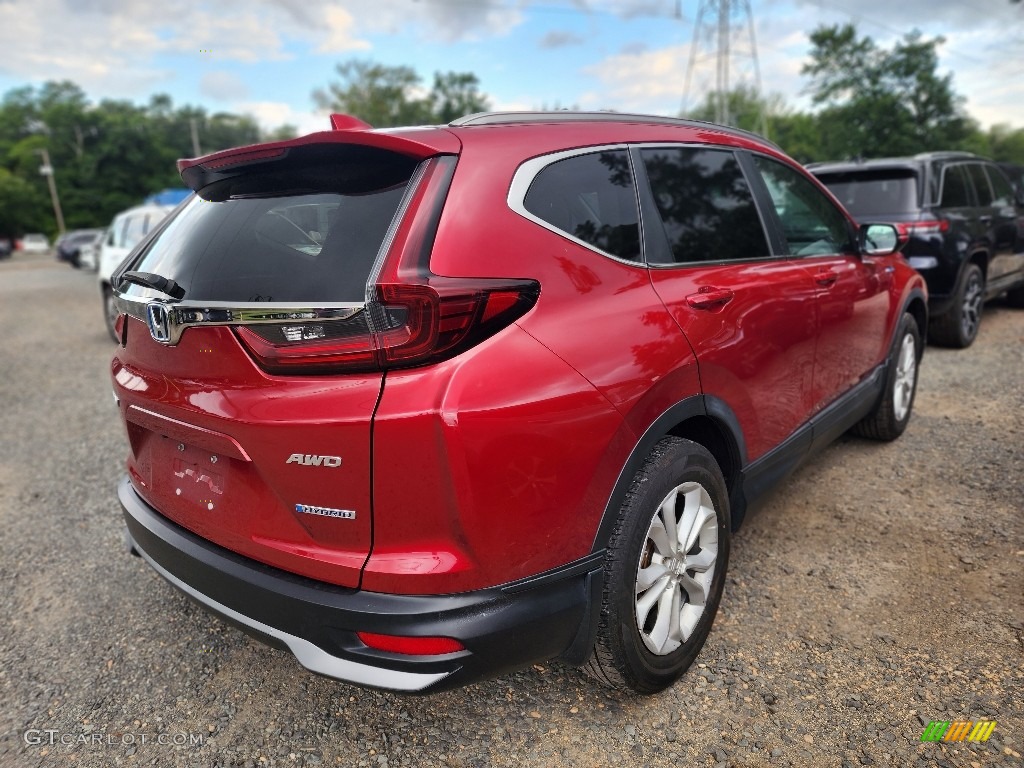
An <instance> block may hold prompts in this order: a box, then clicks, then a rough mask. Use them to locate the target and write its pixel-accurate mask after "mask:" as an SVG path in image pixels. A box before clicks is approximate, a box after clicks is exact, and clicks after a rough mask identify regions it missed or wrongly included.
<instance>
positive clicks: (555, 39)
mask: <svg viewBox="0 0 1024 768" xmlns="http://www.w3.org/2000/svg"><path fill="white" fill-rule="evenodd" d="M585 42H586V39H585V38H584V37H582V36H581V35H577V34H576V33H575V32H566V31H564V30H559V29H552V30H551V31H549V32H548V33H547V34H545V35H544V37H542V38H541V39H540V42H539V43H538V45H539V46H540V47H541V48H544V49H548V50H551V49H554V48H565V47H567V46H571V45H583V43H585Z"/></svg>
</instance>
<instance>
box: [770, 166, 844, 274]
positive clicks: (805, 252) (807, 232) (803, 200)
mask: <svg viewBox="0 0 1024 768" xmlns="http://www.w3.org/2000/svg"><path fill="white" fill-rule="evenodd" d="M754 162H755V163H756V164H757V167H758V169H759V170H760V171H761V175H762V176H763V177H764V182H765V184H766V185H767V187H768V193H769V194H770V195H771V198H772V202H773V203H774V204H775V210H776V212H777V213H778V214H779V219H780V221H781V222H782V230H783V233H784V234H785V236H786V242H787V243H788V245H789V252H790V254H792V255H794V256H822V255H825V254H829V253H839V252H841V251H843V250H845V249H846V248H847V247H848V246H849V245H850V229H849V226H848V224H847V220H846V217H845V216H844V215H843V214H842V213H841V212H840V211H839V209H838V208H836V207H835V205H833V204H832V202H831V201H830V200H829V199H828V198H827V197H825V196H824V195H823V194H822V193H821V191H820V190H819V189H818V188H817V187H815V186H814V185H813V184H812V183H811V182H810V181H808V180H807V179H805V178H804V177H803V176H801V175H800V173H798V172H797V171H796V170H794V169H793V168H790V167H789V166H788V165H784V164H783V163H780V162H778V161H777V160H772V159H770V158H767V157H762V156H760V155H754Z"/></svg>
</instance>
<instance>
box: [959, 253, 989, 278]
mask: <svg viewBox="0 0 1024 768" xmlns="http://www.w3.org/2000/svg"><path fill="white" fill-rule="evenodd" d="M988 260H989V255H988V251H986V250H985V249H984V248H979V249H978V250H976V251H974V252H972V253H971V255H970V256H968V257H967V259H965V260H964V269H966V268H967V265H968V264H977V265H978V269H980V270H981V277H982V279H983V280H984V281H985V282H986V283H987V282H988ZM962 277H963V271H962V270H961V278H962Z"/></svg>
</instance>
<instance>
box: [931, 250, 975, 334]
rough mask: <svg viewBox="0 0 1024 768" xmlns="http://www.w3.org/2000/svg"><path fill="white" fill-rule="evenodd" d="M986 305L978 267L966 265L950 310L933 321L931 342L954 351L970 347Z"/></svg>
mask: <svg viewBox="0 0 1024 768" xmlns="http://www.w3.org/2000/svg"><path fill="white" fill-rule="evenodd" d="M984 305H985V276H984V275H982V273H981V267H979V266H978V265H977V264H968V265H967V266H966V267H965V268H964V274H963V276H962V277H961V278H960V284H959V285H958V286H957V290H956V296H955V299H954V301H953V306H951V307H950V308H949V310H948V311H947V312H944V313H943V314H941V315H937V316H936V317H934V318H933V319H932V327H931V332H932V339H933V340H934V341H935V343H936V344H941V345H942V346H944V347H953V348H955V349H964V348H966V347H969V346H971V344H973V343H974V340H975V339H976V338H977V337H978V329H979V328H980V327H981V312H982V308H983V307H984Z"/></svg>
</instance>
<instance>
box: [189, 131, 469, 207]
mask: <svg viewBox="0 0 1024 768" xmlns="http://www.w3.org/2000/svg"><path fill="white" fill-rule="evenodd" d="M331 126H332V128H333V130H330V131H320V132H317V133H311V134H308V135H306V136H300V137H298V138H295V139H287V140H285V141H272V142H267V143H265V144H250V145H248V146H244V147H234V148H232V149H225V150H222V151H220V152H214V153H212V154H209V155H203V156H202V157H196V158H184V159H181V160H179V161H178V173H180V174H181V178H182V180H183V181H184V182H185V184H186V185H187V186H188V187H189V188H190V189H191V190H192V191H194V192H197V193H198V192H199V191H200V190H202V189H204V188H206V187H209V186H210V185H212V184H217V183H218V182H224V181H227V180H229V179H231V178H232V177H235V176H238V175H239V174H240V173H251V172H253V171H256V172H259V171H260V170H263V169H261V168H259V166H268V165H272V164H273V163H274V162H276V161H279V160H282V159H284V158H285V157H287V156H288V155H289V154H290V153H291V151H292V150H296V149H298V150H303V149H306V150H308V149H313V148H314V147H316V148H318V149H320V150H322V151H325V153H327V152H329V151H330V147H331V146H332V145H334V146H342V145H347V146H349V147H366V148H372V149H379V150H384V151H389V152H395V153H398V154H400V155H405V156H406V157H409V158H411V159H413V160H415V161H420V160H425V159H427V158H428V157H433V156H435V155H457V154H459V152H460V151H461V150H462V142H461V141H459V139H458V137H457V136H456V135H455V134H454V133H452V132H451V131H449V130H447V129H446V128H444V127H440V126H438V127H432V128H396V129H389V130H373V129H371V128H370V126H369V125H367V124H366V123H364V122H362V121H361V120H358V119H357V118H354V117H350V116H349V115H331ZM218 186H219V185H218Z"/></svg>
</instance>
